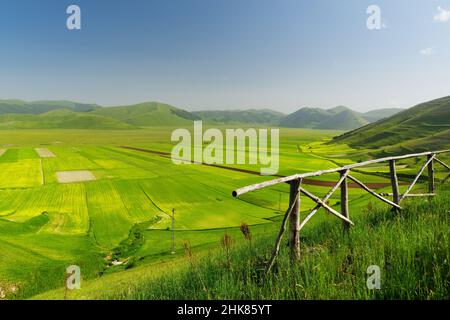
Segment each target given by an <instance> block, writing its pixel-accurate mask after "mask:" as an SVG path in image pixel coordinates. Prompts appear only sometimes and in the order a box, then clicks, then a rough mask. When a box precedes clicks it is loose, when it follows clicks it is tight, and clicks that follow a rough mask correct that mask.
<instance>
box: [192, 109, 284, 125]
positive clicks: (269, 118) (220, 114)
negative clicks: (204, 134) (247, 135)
mask: <svg viewBox="0 0 450 320" xmlns="http://www.w3.org/2000/svg"><path fill="white" fill-rule="evenodd" d="M192 114H194V115H196V116H198V117H199V118H201V119H202V120H204V121H212V122H219V123H261V124H273V125H277V124H278V123H279V122H280V121H281V119H283V118H284V117H285V114H283V113H281V112H277V111H273V110H270V109H261V110H255V109H249V110H229V111H226V110H222V111H195V112H192Z"/></svg>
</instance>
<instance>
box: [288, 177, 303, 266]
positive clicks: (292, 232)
mask: <svg viewBox="0 0 450 320" xmlns="http://www.w3.org/2000/svg"><path fill="white" fill-rule="evenodd" d="M301 183H302V180H301V179H300V180H293V181H291V182H290V197H289V206H291V205H292V206H293V207H292V212H291V215H290V217H289V248H290V249H291V259H292V261H298V260H300V193H299V192H298V190H299V188H300V186H301Z"/></svg>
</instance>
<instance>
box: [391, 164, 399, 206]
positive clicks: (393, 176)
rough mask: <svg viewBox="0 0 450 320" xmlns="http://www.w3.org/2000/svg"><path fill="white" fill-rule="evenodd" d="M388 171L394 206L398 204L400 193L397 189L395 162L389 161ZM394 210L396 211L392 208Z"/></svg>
mask: <svg viewBox="0 0 450 320" xmlns="http://www.w3.org/2000/svg"><path fill="white" fill-rule="evenodd" d="M389 171H390V174H391V185H392V194H393V197H392V201H394V203H395V204H400V191H399V188H398V178H397V170H396V168H395V160H389ZM394 210H397V209H395V208H394Z"/></svg>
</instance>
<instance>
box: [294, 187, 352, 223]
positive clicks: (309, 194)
mask: <svg viewBox="0 0 450 320" xmlns="http://www.w3.org/2000/svg"><path fill="white" fill-rule="evenodd" d="M300 192H301V193H303V194H304V195H305V196H307V197H308V198H310V199H311V200H312V201H314V202H316V203H318V204H320V205H321V206H322V207H324V208H325V209H327V210H328V211H330V212H331V213H332V214H334V215H335V216H336V217H338V218H340V219H342V220H344V221H345V222H348V223H350V224H351V225H354V223H353V222H352V221H351V220H350V219H348V218H347V217H344V216H343V215H342V214H340V213H339V212H337V211H336V210H334V209H333V208H332V207H330V206H329V205H327V204H326V203H324V202H323V201H322V200H321V199H320V198H319V197H317V196H315V195H314V194H312V193H311V192H309V191H308V190H305V189H304V188H300Z"/></svg>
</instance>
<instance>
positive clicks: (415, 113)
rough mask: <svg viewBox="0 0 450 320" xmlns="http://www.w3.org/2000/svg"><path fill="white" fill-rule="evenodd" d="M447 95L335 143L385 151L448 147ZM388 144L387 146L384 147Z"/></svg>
mask: <svg viewBox="0 0 450 320" xmlns="http://www.w3.org/2000/svg"><path fill="white" fill-rule="evenodd" d="M449 138H450V96H449V97H445V98H441V99H436V100H432V101H429V102H425V103H422V104H419V105H417V106H415V107H413V108H410V109H408V110H405V111H403V112H400V113H398V114H396V115H394V116H392V117H390V118H387V119H384V120H380V121H378V122H375V123H372V124H369V125H367V126H365V127H363V128H359V129H357V130H354V131H351V132H348V133H345V134H343V135H341V136H339V137H336V138H335V139H334V140H333V142H334V143H346V144H348V145H350V146H352V147H364V148H372V149H380V148H383V150H384V151H385V152H388V153H398V152H400V151H412V150H414V151H416V150H417V151H419V150H436V149H442V148H449V147H450V139H449ZM385 146H389V147H385Z"/></svg>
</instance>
